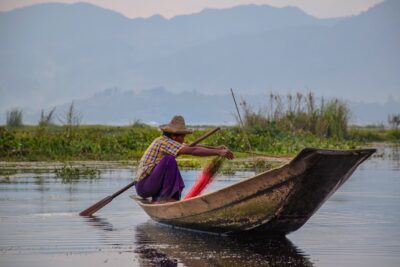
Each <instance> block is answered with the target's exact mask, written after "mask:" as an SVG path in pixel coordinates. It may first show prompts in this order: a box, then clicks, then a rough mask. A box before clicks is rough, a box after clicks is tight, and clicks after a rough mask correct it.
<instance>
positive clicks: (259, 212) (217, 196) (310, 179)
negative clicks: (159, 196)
mask: <svg viewBox="0 0 400 267" xmlns="http://www.w3.org/2000/svg"><path fill="white" fill-rule="evenodd" d="M375 151H376V150H375V149H359V150H322V149H314V148H306V149H303V150H302V151H301V152H300V153H299V154H298V155H297V156H296V157H295V158H294V159H293V160H291V161H290V162H289V163H288V164H286V165H284V166H282V167H279V168H276V169H273V170H269V171H266V172H263V173H260V174H257V175H255V176H253V177H250V178H247V179H245V180H243V181H240V182H238V183H235V184H233V185H230V186H227V187H225V188H222V189H220V190H218V191H215V192H211V193H208V194H205V195H201V196H197V197H194V198H191V199H187V200H182V201H177V202H170V203H165V204H151V203H149V202H147V201H146V200H140V199H137V198H135V197H133V198H134V199H135V200H136V201H137V202H138V203H139V205H140V206H141V207H142V208H143V209H144V211H145V212H146V213H147V214H148V215H149V216H150V217H151V218H152V219H154V220H155V221H158V222H160V223H164V224H168V225H172V226H177V227H182V228H189V229H192V230H199V231H206V232H212V233H217V234H224V235H232V234H240V233H270V234H272V233H273V234H280V235H285V234H288V233H290V232H293V231H295V230H297V229H299V228H300V227H301V226H302V225H303V224H304V223H306V221H307V220H308V219H309V218H310V217H311V216H312V215H313V214H314V213H315V212H316V211H317V209H318V208H319V207H320V206H321V205H322V204H323V203H324V202H325V201H326V200H327V199H328V198H329V197H330V196H331V195H332V194H333V193H334V192H335V191H336V190H337V189H338V188H339V187H340V186H341V185H342V184H343V183H344V182H345V181H346V180H347V179H348V178H349V177H350V175H351V174H352V173H353V172H354V170H355V169H356V168H357V166H358V165H360V164H361V163H362V162H363V161H364V160H366V159H367V158H368V157H369V156H371V155H372V154H373V153H374V152H375Z"/></svg>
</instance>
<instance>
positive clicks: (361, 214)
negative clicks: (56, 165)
mask: <svg viewBox="0 0 400 267" xmlns="http://www.w3.org/2000/svg"><path fill="white" fill-rule="evenodd" d="M399 157H400V150H399V149H398V148H384V149H380V151H379V152H378V153H377V156H375V157H373V158H372V159H369V160H368V161H366V162H364V163H363V164H362V165H361V166H360V167H359V168H358V169H357V170H356V172H355V173H354V174H353V175H352V177H351V178H350V179H349V180H348V181H347V182H346V183H345V184H344V185H343V186H342V187H341V188H340V189H339V190H338V191H337V192H336V193H335V194H334V195H333V196H332V197H331V198H330V199H329V200H328V201H327V202H326V203H325V204H324V205H323V206H322V207H321V208H320V209H319V210H318V212H317V213H316V214H315V215H314V216H313V217H312V218H311V219H310V220H309V221H308V222H307V223H306V224H305V225H304V226H303V227H302V228H300V229H299V230H298V231H296V232H295V233H292V234H290V235H288V236H287V237H286V238H282V239H271V238H268V237H262V236H261V237H257V238H255V237H247V238H240V239H238V238H232V237H220V236H215V235H208V234H202V233H194V232H188V231H184V230H178V229H172V228H170V227H167V226H163V225H160V224H157V223H155V222H153V221H151V220H150V219H149V217H148V216H147V215H146V214H145V213H144V212H143V211H142V210H141V209H140V208H139V207H138V205H136V204H135V203H134V202H133V201H132V200H131V199H130V198H129V197H128V195H129V193H130V194H133V193H134V190H131V191H130V192H129V193H125V194H124V195H121V196H120V197H118V198H117V199H115V200H114V201H113V202H112V203H110V204H109V205H108V206H106V207H105V208H103V209H102V210H101V211H100V212H99V213H98V215H97V216H95V217H92V218H83V217H80V216H78V213H79V212H80V211H81V210H82V209H85V208H87V207H88V206H90V205H92V204H93V203H94V202H97V201H98V200H100V199H102V198H103V197H105V196H107V195H110V194H112V193H114V192H115V191H117V190H118V189H120V188H121V187H123V186H124V185H126V184H128V183H129V182H131V178H132V177H133V175H134V173H133V172H132V171H131V170H129V169H107V170H102V173H101V177H100V178H99V179H93V180H90V179H81V180H79V181H77V182H73V183H64V182H63V181H62V180H61V179H60V178H57V177H56V176H55V175H54V174H53V173H52V172H42V173H33V172H25V173H23V172H22V173H19V174H18V175H17V176H11V177H10V178H6V177H5V176H4V175H2V176H0V266H1V267H8V266H10V267H15V266H16V267H17V266H43V267H46V266H73V265H76V266H89V265H90V266H98V265H105V266H107V265H108V266H176V265H178V266H400V159H399ZM196 173H197V172H196V171H184V172H182V174H183V176H184V179H185V182H186V185H187V188H190V185H191V183H193V181H194V179H195V177H196ZM251 174H252V173H251V172H236V174H235V175H234V176H233V177H232V176H231V177H227V176H220V177H219V178H218V181H217V182H215V183H214V184H213V186H212V188H209V190H210V191H211V190H215V189H217V188H220V187H223V186H226V185H227V184H230V183H233V182H236V181H239V180H240V179H241V178H243V177H248V176H250V175H251Z"/></svg>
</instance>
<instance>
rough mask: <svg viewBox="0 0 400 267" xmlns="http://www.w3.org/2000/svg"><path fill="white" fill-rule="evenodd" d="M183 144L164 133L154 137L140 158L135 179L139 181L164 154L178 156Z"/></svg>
mask: <svg viewBox="0 0 400 267" xmlns="http://www.w3.org/2000/svg"><path fill="white" fill-rule="evenodd" d="M183 146H184V145H183V144H181V143H179V142H176V141H175V140H172V139H171V138H168V137H166V136H164V135H163V136H160V137H158V138H156V139H155V140H154V141H153V142H152V143H151V144H150V146H149V147H148V148H147V150H146V152H144V154H143V156H142V158H141V159H140V162H139V167H138V170H137V173H136V178H135V180H136V181H140V180H142V179H143V178H145V177H146V176H147V175H149V174H150V173H151V171H152V170H153V168H154V167H155V166H156V165H157V164H158V163H159V162H160V161H161V160H162V159H163V158H164V157H165V156H166V155H172V156H174V157H176V156H178V152H179V150H180V149H181V148H182V147H183Z"/></svg>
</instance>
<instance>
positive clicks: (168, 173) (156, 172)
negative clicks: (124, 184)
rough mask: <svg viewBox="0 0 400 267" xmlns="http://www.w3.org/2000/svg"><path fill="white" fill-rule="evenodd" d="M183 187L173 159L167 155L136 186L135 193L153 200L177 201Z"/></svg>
mask: <svg viewBox="0 0 400 267" xmlns="http://www.w3.org/2000/svg"><path fill="white" fill-rule="evenodd" d="M184 186H185V185H184V183H183V179H182V176H181V174H180V172H179V169H178V164H177V162H176V159H175V157H173V156H171V155H167V156H165V157H164V158H163V159H162V160H161V161H160V162H159V163H158V164H157V165H156V166H155V167H154V169H153V171H152V172H151V174H150V175H149V176H148V177H146V178H144V179H143V180H141V181H139V182H138V183H137V184H136V191H137V193H138V194H139V195H140V196H141V197H144V198H147V197H152V198H153V200H169V199H171V198H173V199H176V200H179V199H180V197H181V193H182V190H183V188H184Z"/></svg>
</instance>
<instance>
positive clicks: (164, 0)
mask: <svg viewBox="0 0 400 267" xmlns="http://www.w3.org/2000/svg"><path fill="white" fill-rule="evenodd" d="M49 2H58V3H76V2H87V3H92V4H94V5H97V6H101V7H103V8H107V9H111V10H114V11H116V12H118V13H121V14H123V15H125V16H126V17H129V18H137V17H150V16H153V15H156V14H160V15H162V16H163V17H165V18H171V17H174V16H177V15H181V14H191V13H196V12H199V11H201V10H203V9H205V8H228V7H233V6H238V5H244V4H257V5H262V4H268V5H271V6H275V7H283V6H295V7H299V8H300V9H302V10H303V11H304V12H306V13H307V14H309V15H312V16H314V17H318V18H332V17H342V16H351V15H357V14H359V13H361V12H363V11H366V10H367V9H368V8H370V7H371V6H374V5H376V4H378V3H381V2H383V0H86V1H74V0H55V1H46V0H0V11H9V10H12V9H14V8H18V7H24V6H30V5H33V4H39V3H49Z"/></svg>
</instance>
